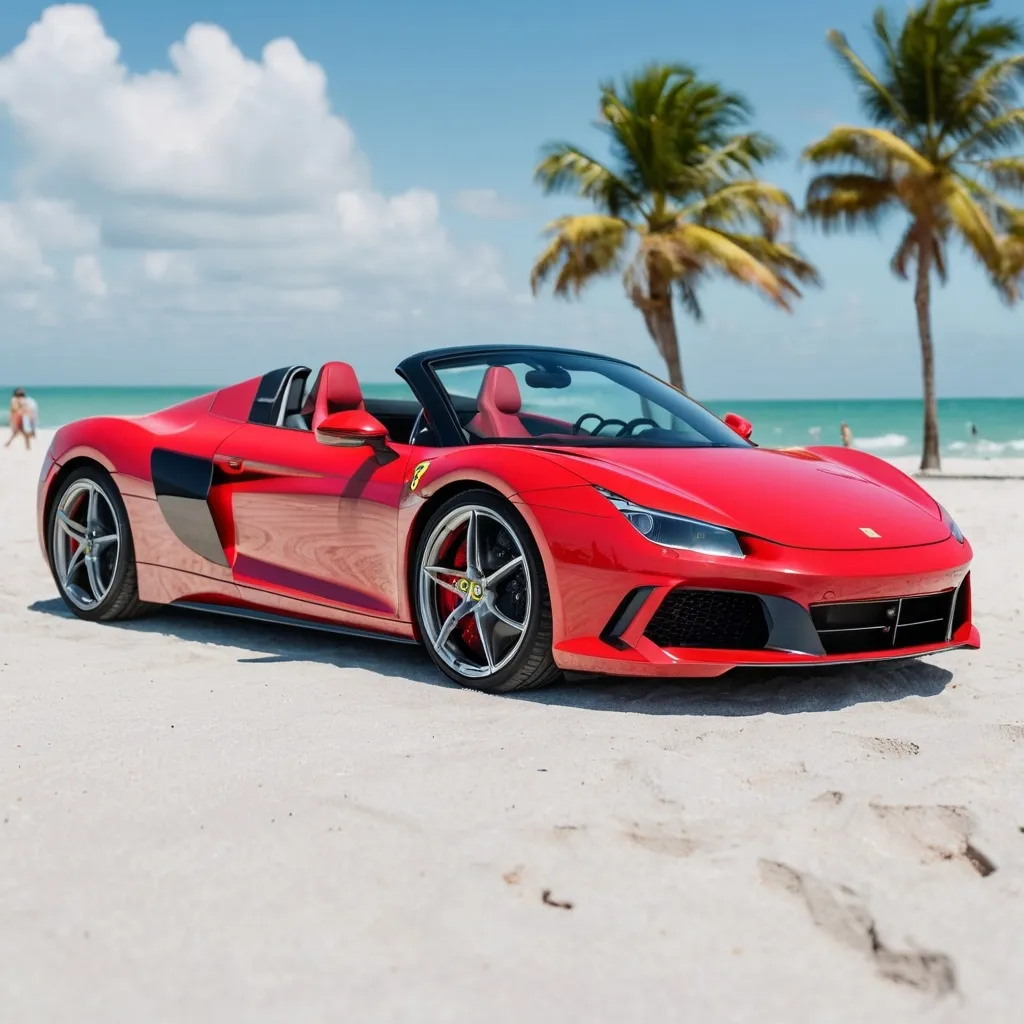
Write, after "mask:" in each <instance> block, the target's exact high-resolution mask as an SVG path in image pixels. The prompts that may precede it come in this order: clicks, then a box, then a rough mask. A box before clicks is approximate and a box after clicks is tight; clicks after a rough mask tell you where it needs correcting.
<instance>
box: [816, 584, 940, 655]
mask: <svg viewBox="0 0 1024 1024" xmlns="http://www.w3.org/2000/svg"><path fill="white" fill-rule="evenodd" d="M955 597H956V591H953V590H944V591H943V592H942V593H940V594H926V595H925V596H923V597H902V598H900V597H894V598H891V599H889V600H884V601H844V602H841V603H839V604H814V605H811V620H812V621H813V622H814V628H815V629H816V630H817V631H818V636H819V638H820V639H821V644H822V646H823V647H824V648H825V653H826V654H873V653H877V652H879V651H885V650H892V649H896V650H899V649H902V648H906V647H922V646H925V645H927V644H941V643H943V642H944V641H945V640H946V639H947V638H948V636H949V632H950V628H951V625H952V621H953V611H954V608H953V601H954V599H955Z"/></svg>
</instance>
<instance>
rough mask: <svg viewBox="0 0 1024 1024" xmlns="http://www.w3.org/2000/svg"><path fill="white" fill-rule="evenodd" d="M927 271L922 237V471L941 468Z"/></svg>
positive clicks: (918, 297)
mask: <svg viewBox="0 0 1024 1024" xmlns="http://www.w3.org/2000/svg"><path fill="white" fill-rule="evenodd" d="M931 269H932V248H931V239H930V238H928V237H927V236H924V237H923V238H922V239H921V241H919V243H918V247H917V283H916V285H915V287H914V306H915V307H916V308H917V333H918V335H919V336H920V339H921V373H922V376H923V378H924V448H923V451H922V453H921V469H923V470H924V469H936V470H937V469H941V468H942V462H941V457H940V455H939V403H938V399H937V397H936V395H935V350H934V348H933V346H932V323H931Z"/></svg>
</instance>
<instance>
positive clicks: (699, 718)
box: [0, 438, 1024, 1024]
mask: <svg viewBox="0 0 1024 1024" xmlns="http://www.w3.org/2000/svg"><path fill="white" fill-rule="evenodd" d="M42 440H43V441H44V443H43V444H39V445H37V446H36V448H34V450H33V451H32V452H30V453H26V452H25V451H24V450H23V448H21V447H12V448H11V449H10V450H7V451H4V452H2V453H0V558H2V561H3V565H4V568H5V571H4V573H3V577H2V579H0V805H2V807H0V811H2V830H0V1006H2V1007H3V1010H2V1011H0V1016H2V1018H3V1020H4V1021H9V1022H11V1024H15V1022H18V1024H28V1022H47V1024H63V1022H69V1024H70V1022H75V1024H81V1022H84V1021H102V1022H105V1024H114V1022H125V1024H128V1022H131V1024H138V1022H142V1021H145V1022H147V1024H157V1022H170V1021H174V1022H185V1021H188V1022H206V1021H209V1022H227V1021H247V1022H249V1021H258V1022H263V1021H281V1022H285V1021H287V1022H289V1024H293V1022H297V1021H327V1020H331V1021H351V1022H356V1021H431V1022H433V1021H459V1022H465V1021H481V1022H483V1021H486V1022H488V1024H495V1022H522V1021H624V1020H630V1021H633V1020H637V1021H639V1020H645V1021H648V1020H649V1021H684V1020H685V1021H751V1022H754V1021H756V1022H759V1024H763V1022H765V1021H785V1022H787V1024H790V1022H803V1021H815V1022H818V1021H821V1022H824V1021H842V1022H846V1021H866V1022H867V1021H870V1022H872V1024H878V1022H879V1021H899V1022H903V1021H909V1020H919V1019H920V1020H928V1021H935V1022H947V1021H957V1022H959V1021H963V1022H971V1024H980V1022H986V1024H996V1022H1003V1021H1005V1022H1008V1024H1009V1022H1011V1021H1012V1022H1016V1021H1019V1020H1020V1019H1021V1013H1022V1010H1021V1007H1022V1006H1024V971H1022V970H1021V958H1022V954H1024V638H1022V635H1021V631H1022V625H1024V618H1022V614H1021V609H1022V607H1024V574H1022V572H1021V565H1022V564H1024V539H1022V538H1024V480H1020V479H1016V480H1012V479H1011V480H1006V479H1004V480H993V479H973V480H971V479H941V478H939V479H933V480H928V481H926V486H927V487H928V488H929V489H930V490H931V491H932V492H933V493H934V494H935V495H936V497H937V498H939V500H940V501H942V502H943V503H944V504H945V505H946V506H947V507H948V508H949V510H950V511H951V512H952V514H953V515H954V516H955V517H956V519H957V520H958V521H959V523H960V525H961V526H962V527H963V529H964V531H965V532H966V534H967V535H968V537H969V538H970V540H971V542H972V544H973V546H974V549H975V564H974V576H973V580H974V600H975V618H976V621H977V623H978V625H979V627H980V629H981V632H982V642H983V647H982V650H981V651H978V652H958V653H954V654H950V655H945V656H941V657H936V658H931V659H927V660H925V661H921V662H909V663H903V664H900V665H897V666H895V667H892V666H890V667H864V666H858V667H851V668H847V669H843V670H829V671H821V672H815V673H807V674H795V673H790V674H784V675H777V674H767V673H760V672H743V673H736V674H732V675H727V676H725V677H723V678H721V679H718V680H715V681H712V682H694V683H688V682H685V681H681V682H675V683H669V684H657V685H651V684H647V683H643V682H620V681H599V682H597V683H593V684H587V685H573V686H562V687H558V688H555V689H551V690H546V691H540V692H537V693H534V694H527V695H519V696H516V697H491V696H485V695H482V694H478V693H473V692H469V691H466V690H462V689H458V688H456V687H454V686H451V685H448V684H447V683H446V682H443V681H442V679H441V677H440V676H439V674H438V673H437V672H436V671H435V670H434V669H433V668H432V666H431V665H430V663H429V662H428V660H427V658H426V656H425V655H424V654H422V653H421V652H420V651H419V650H418V649H416V648H407V647H401V646H391V645H388V644H385V643H376V642H370V641H353V640H344V639H339V638H337V637H334V636H328V635H324V636H320V635H318V634H312V633H308V632H305V631H286V630H283V629H282V630H277V629H273V628H268V627H263V626H255V625H252V624H247V623H242V622H233V621H231V620H225V619H207V618H201V617H197V616H193V615H189V614H185V613H165V614H162V615H158V616H154V617H152V618H148V619H145V620H142V621H140V622H138V623H135V624H132V625H129V626H126V627H113V626H97V625H92V624H88V623H85V622H81V621H79V620H77V619H75V618H73V617H72V616H71V615H70V614H69V613H67V612H66V611H65V609H64V606H63V604H62V603H61V602H60V600H59V599H58V597H57V593H56V589H55V586H54V584H53V581H52V580H51V578H50V576H49V574H48V572H47V570H46V567H45V565H44V563H43V561H42V557H41V554H40V551H39V547H38V543H37V540H36V534H35V522H34V499H35V485H36V478H37V475H38V469H39V465H40V462H41V458H42V454H43V450H44V449H45V442H46V440H47V439H45V438H44V439H42ZM907 468H909V467H907ZM946 468H947V471H948V472H950V473H951V474H953V475H960V474H959V473H957V472H956V471H957V470H958V469H963V468H964V467H958V466H957V465H955V464H947V467H946ZM966 468H967V469H971V470H972V472H974V474H975V475H977V474H978V473H979V472H981V469H982V468H984V469H985V473H983V474H982V475H999V474H1002V475H1005V474H1006V473H1008V472H1011V473H1016V474H1018V475H1024V474H1022V472H1021V470H1022V469H1024V462H1022V463H1021V469H1017V468H1016V465H1015V464H1014V463H1013V462H1012V460H1009V461H1008V462H1007V463H999V462H998V461H996V460H993V461H992V462H990V463H985V464H984V467H979V466H978V465H977V464H973V467H972V466H968V467H966Z"/></svg>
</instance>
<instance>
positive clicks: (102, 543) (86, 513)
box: [47, 466, 149, 622]
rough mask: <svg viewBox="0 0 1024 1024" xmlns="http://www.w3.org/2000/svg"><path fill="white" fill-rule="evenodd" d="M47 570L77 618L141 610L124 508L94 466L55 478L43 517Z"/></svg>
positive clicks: (120, 616) (103, 474) (124, 614)
mask: <svg viewBox="0 0 1024 1024" xmlns="http://www.w3.org/2000/svg"><path fill="white" fill-rule="evenodd" d="M47 547H48V551H49V556H50V571H51V572H52V573H53V578H54V581H55V582H56V584H57V588H58V589H59V590H60V596H61V597H62V598H63V599H64V603H65V604H66V605H67V606H68V608H69V609H70V610H71V611H72V612H74V614H75V615H77V616H78V617H79V618H80V619H88V620H90V621H94V622H95V621H104V622H109V621H112V620H114V619H130V618H135V617H136V616H138V615H141V614H142V613H143V612H145V611H146V610H147V609H148V607H149V606H148V605H146V604H144V603H143V602H142V601H140V600H139V587H138V579H137V577H136V570H135V550H134V547H133V545H132V533H131V528H130V527H129V525H128V513H127V512H126V511H125V507H124V502H123V501H122V500H121V495H120V494H119V493H118V490H117V487H116V486H115V484H114V481H113V480H112V479H111V478H110V476H109V474H107V473H106V472H105V471H104V470H103V469H101V468H100V467H99V466H95V467H94V466H84V467H82V468H81V469H76V470H75V471H74V472H73V473H71V474H70V475H69V476H68V477H67V478H66V479H65V480H63V481H62V482H61V484H60V489H59V491H58V493H57V495H56V497H55V498H54V500H53V502H52V504H51V506H50V514H49V517H48V521H47Z"/></svg>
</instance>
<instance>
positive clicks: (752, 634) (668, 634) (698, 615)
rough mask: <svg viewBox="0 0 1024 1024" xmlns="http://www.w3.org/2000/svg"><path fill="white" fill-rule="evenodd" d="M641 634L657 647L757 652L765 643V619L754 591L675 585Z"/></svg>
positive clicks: (766, 627) (762, 606)
mask: <svg viewBox="0 0 1024 1024" xmlns="http://www.w3.org/2000/svg"><path fill="white" fill-rule="evenodd" d="M644 636H645V637H647V639H648V640H651V641H652V642H653V643H656V644H657V645H658V646H659V647H716V648H719V649H722V650H733V651H759V650H762V649H763V648H764V646H765V644H766V643H768V622H767V620H766V619H765V615H764V605H763V604H762V603H761V601H760V599H759V598H758V597H757V596H756V595H754V594H737V593H732V592H730V591H724V590H691V589H689V588H688V587H676V588H675V589H674V590H671V591H669V593H668V594H667V595H666V597H665V599H664V600H663V601H662V602H661V604H660V605H659V606H658V610H657V611H656V612H655V613H654V615H653V617H652V618H651V621H650V622H649V623H648V624H647V629H645V630H644Z"/></svg>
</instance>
